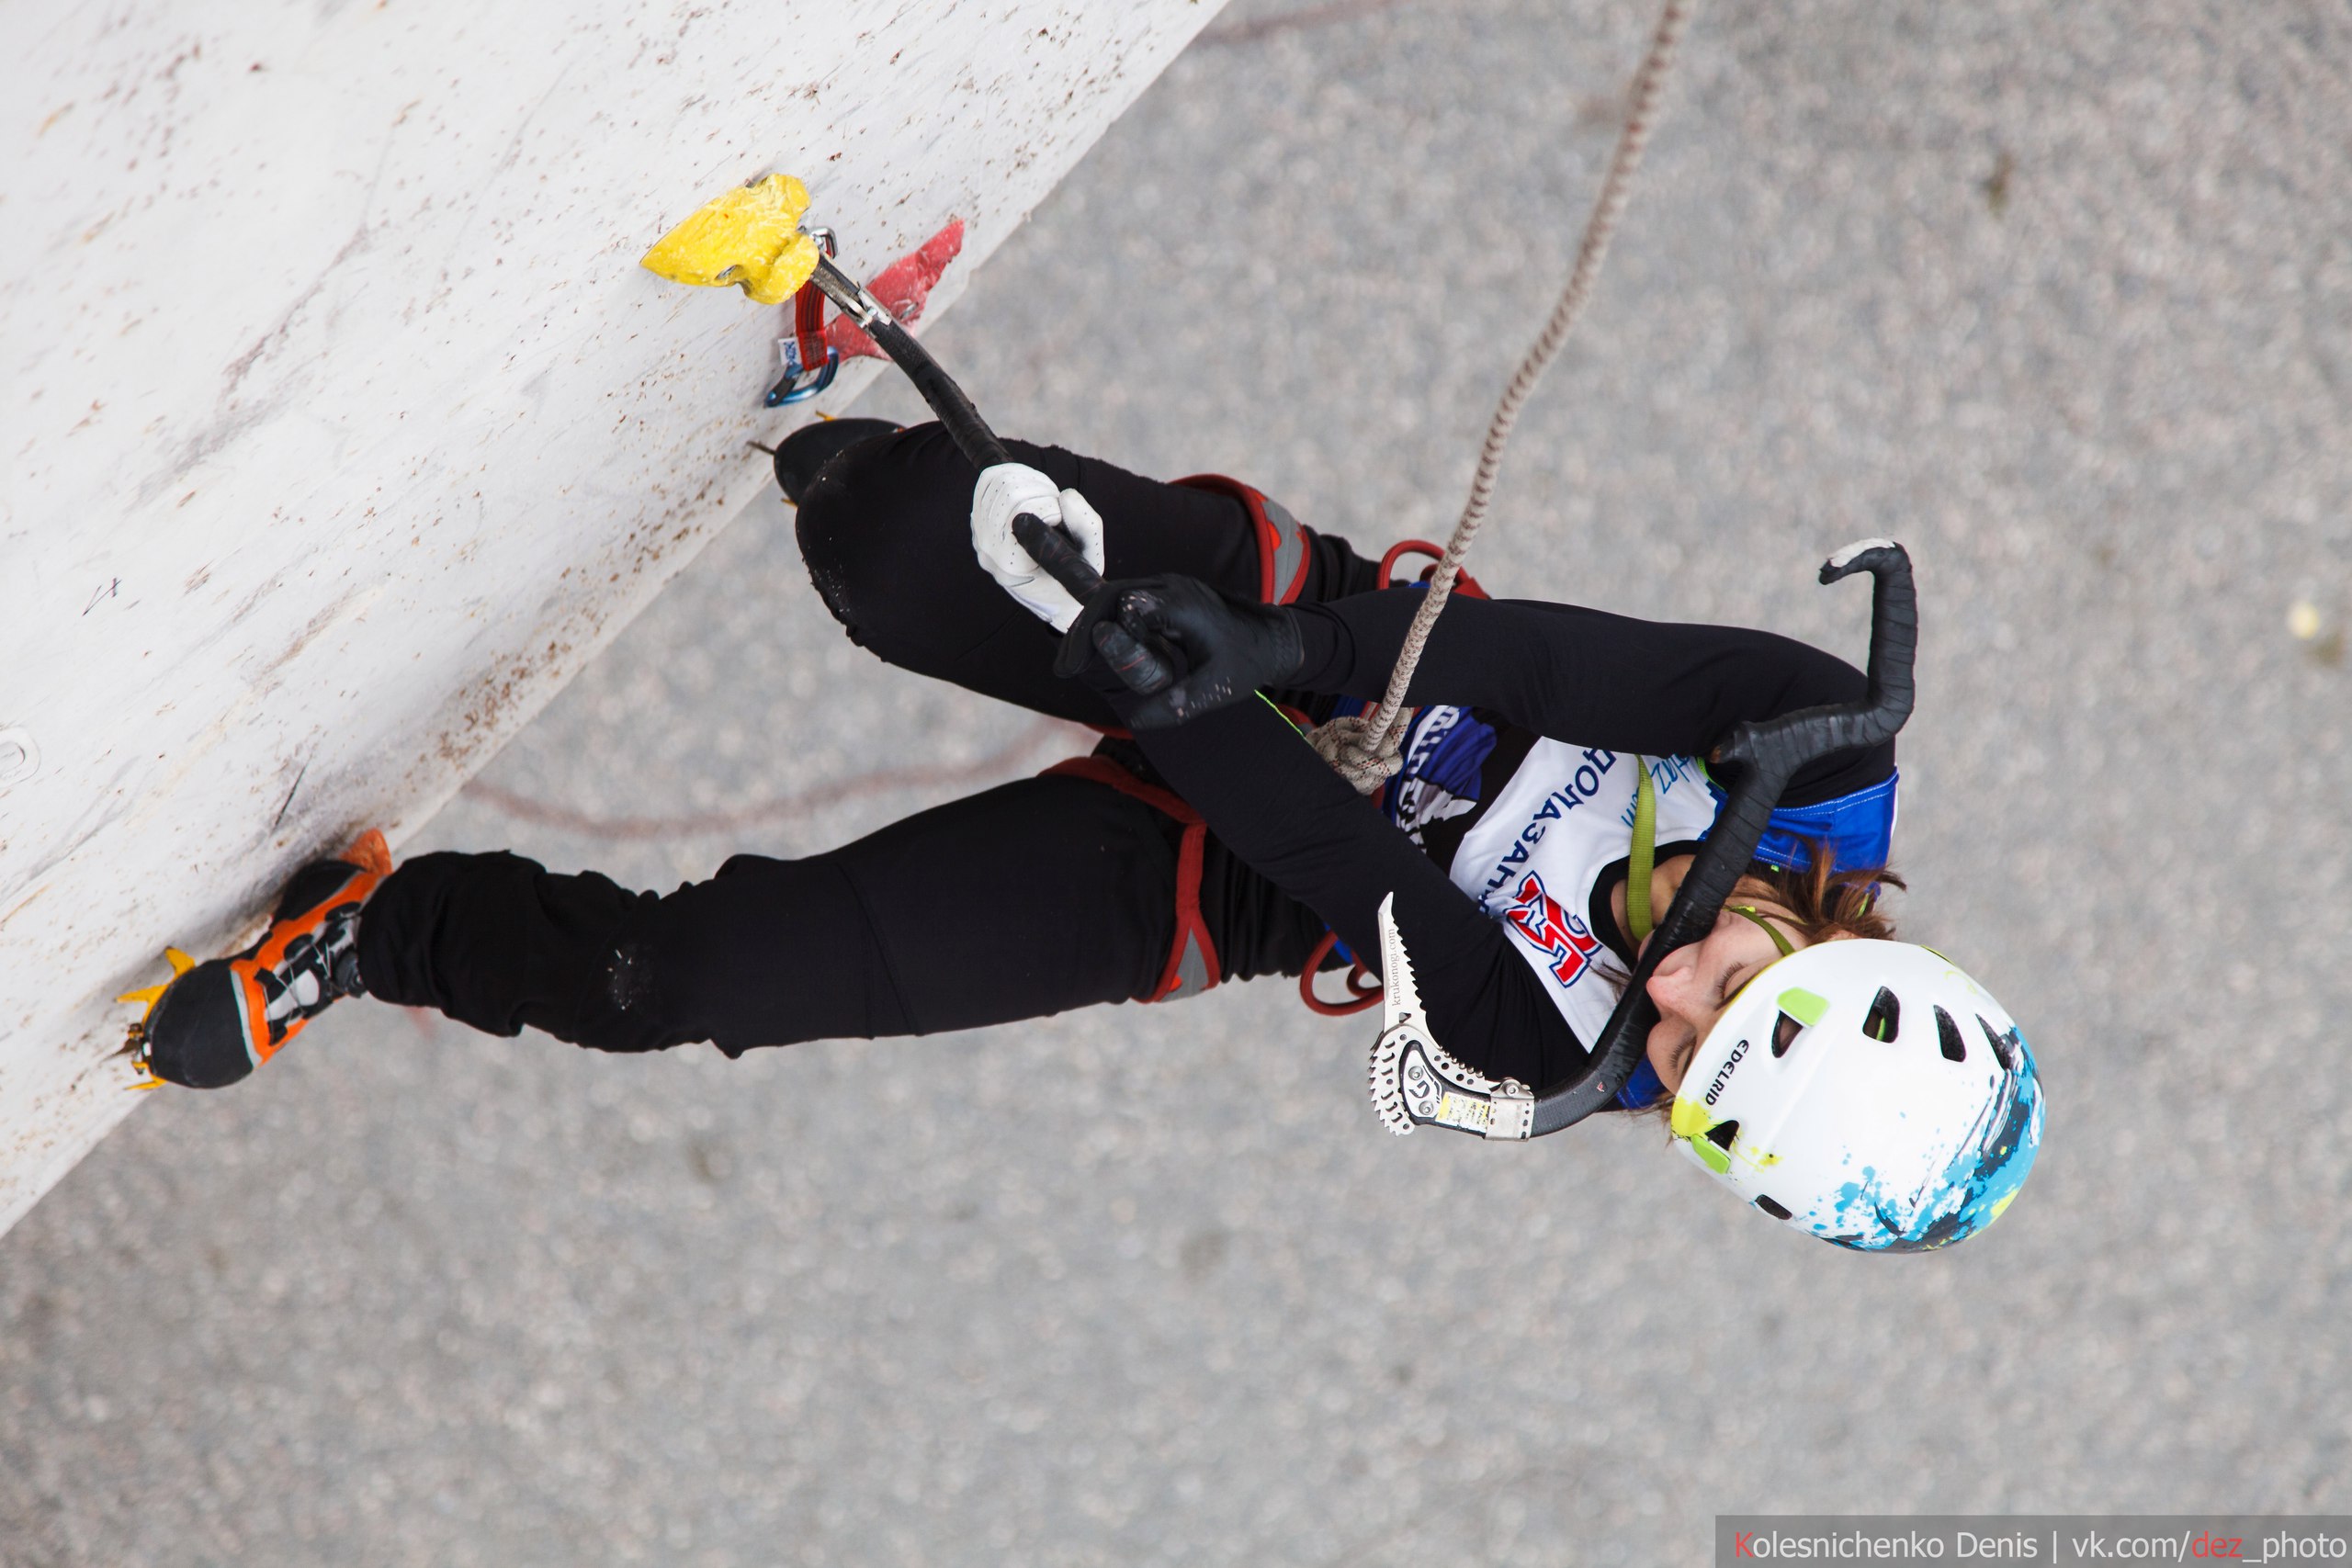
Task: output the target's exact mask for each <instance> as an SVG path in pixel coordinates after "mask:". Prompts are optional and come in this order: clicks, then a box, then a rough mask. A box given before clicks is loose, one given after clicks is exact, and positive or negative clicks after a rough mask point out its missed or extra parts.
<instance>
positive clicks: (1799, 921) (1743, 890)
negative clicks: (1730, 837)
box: [1634, 840, 1905, 1126]
mask: <svg viewBox="0 0 2352 1568" xmlns="http://www.w3.org/2000/svg"><path fill="white" fill-rule="evenodd" d="M1805 854H1806V859H1805V863H1804V865H1802V866H1799V867H1795V868H1793V869H1792V868H1789V867H1786V866H1777V865H1772V864H1770V863H1766V862H1764V861H1760V860H1759V861H1750V862H1749V863H1748V865H1747V871H1745V872H1744V873H1742V874H1741V875H1740V878H1739V881H1738V882H1737V884H1736V885H1735V886H1733V888H1732V895H1731V901H1736V900H1738V899H1741V898H1764V899H1769V900H1770V901H1771V903H1773V904H1774V905H1775V906H1777V907H1778V908H1781V909H1786V910H1787V911H1788V912H1789V919H1788V920H1787V921H1786V923H1787V924H1788V925H1790V926H1792V927H1794V928H1795V930H1796V931H1797V934H1798V935H1800V936H1802V937H1804V940H1805V942H1806V945H1808V946H1810V945H1811V944H1813V943H1815V942H1827V941H1828V940H1829V939H1830V938H1832V937H1838V936H1850V937H1863V938H1867V939H1871V940H1874V941H1879V942H1892V941H1894V921H1893V920H1890V919H1887V918H1886V917H1885V916H1884V915H1883V914H1882V913H1880V912H1879V908H1878V896H1879V893H1880V892H1881V891H1882V890H1883V889H1884V888H1888V887H1902V886H1905V883H1904V881H1903V878H1901V877H1899V876H1897V875H1895V874H1894V873H1893V872H1891V871H1889V870H1887V869H1886V867H1884V866H1883V865H1873V866H1857V867H1854V868H1852V869H1850V870H1847V871H1840V870H1838V866H1837V861H1836V859H1835V858H1834V856H1833V854H1832V852H1831V851H1830V848H1829V846H1828V845H1827V844H1825V843H1821V842H1819V841H1817V840H1815V841H1808V842H1807V843H1806V845H1805ZM1673 1106H1674V1096H1672V1095H1671V1094H1664V1095H1660V1096H1659V1097H1658V1098H1657V1099H1656V1100H1652V1101H1650V1102H1649V1103H1648V1104H1647V1105H1644V1106H1640V1107H1637V1108H1636V1109H1635V1110H1634V1114H1635V1115H1637V1116H1646V1117H1652V1118H1654V1119H1656V1121H1657V1122H1658V1123H1659V1124H1660V1125H1661V1126H1663V1125H1665V1124H1666V1122H1667V1121H1668V1114H1669V1112H1670V1111H1672V1109H1673Z"/></svg>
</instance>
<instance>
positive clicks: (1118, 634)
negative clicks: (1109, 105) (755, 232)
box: [810, 257, 1175, 696]
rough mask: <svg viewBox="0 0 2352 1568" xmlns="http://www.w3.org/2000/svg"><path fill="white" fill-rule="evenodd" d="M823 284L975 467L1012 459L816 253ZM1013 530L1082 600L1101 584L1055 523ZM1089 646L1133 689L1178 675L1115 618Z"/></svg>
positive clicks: (1033, 522)
mask: <svg viewBox="0 0 2352 1568" xmlns="http://www.w3.org/2000/svg"><path fill="white" fill-rule="evenodd" d="M810 281H811V282H813V283H815V284H816V286H817V287H818V288H820V289H822V290H823V291H824V295H825V298H827V299H831V301H832V302H833V303H834V304H835V305H837V306H839V307H840V308H841V310H842V314H844V315H846V316H848V317H849V318H850V320H852V321H855V322H856V323H857V324H858V326H859V327H861V328H862V329H864V330H865V333H866V335H867V336H869V337H871V338H872V339H873V340H874V342H875V344H876V345H877V346H878V347H879V348H880V349H881V350H882V352H883V353H885V354H887V355H889V356H890V360H891V363H892V364H894V365H896V366H898V367H899V369H900V370H902V371H904V372H906V377H907V379H908V380H910V381H911V382H913V383H914V388H915V390H916V391H917V392H920V393H921V394H922V400H923V401H924V402H926V403H928V404H930V405H931V412H933V413H934V414H937V415H938V416H939V423H941V424H942V425H944V426H945V427H946V430H947V434H948V436H949V437H950V438H951V439H952V440H954V442H955V443H956V450H958V451H960V452H962V453H963V454H964V457H965V458H966V459H967V461H969V462H970V463H971V464H972V465H973V466H974V467H975V468H994V467H995V466H996V465H998V464H999V463H1003V462H1009V461H1011V459H1010V458H1009V457H1007V456H1006V454H1005V450H1004V443H1003V442H1001V441H999V440H998V439H997V438H996V433H995V432H994V431H992V430H990V429H989V427H988V422H987V421H985V420H983V419H981V418H980V411H979V410H978V409H976V408H974V407H973V406H972V400H971V399H969V398H967V397H966V396H965V395H964V389H963V388H961V387H959V386H957V385H956V382H955V380H954V378H951V377H950V376H949V375H948V374H947V372H946V371H944V370H943V369H941V368H940V367H939V361H938V360H936V359H933V357H932V356H931V351H930V350H929V349H927V348H925V347H923V345H922V344H920V343H918V342H916V341H915V336H914V334H913V333H910V332H909V331H907V329H906V328H905V327H904V326H901V325H900V324H899V320H898V318H897V317H895V316H893V315H891V314H890V312H889V310H888V308H887V307H885V306H884V305H883V303H882V301H880V300H879V299H876V298H874V296H873V294H872V293H870V292H869V291H868V290H867V289H866V288H865V286H864V285H862V284H860V283H858V282H857V281H856V280H855V279H854V278H852V277H851V276H849V275H848V274H847V273H845V272H843V271H842V269H841V268H839V267H837V266H835V265H833V263H832V261H831V258H830V257H820V259H819V261H818V263H817V271H816V274H815V276H813V277H812V278H811V279H810ZM1012 536H1013V537H1014V538H1015V539H1017V540H1019V541H1020V542H1021V547H1022V548H1023V549H1024V550H1027V551H1028V552H1029V557H1030V558H1031V559H1032V560H1034V561H1035V562H1036V563H1037V564H1038V566H1040V567H1041V568H1043V569H1044V570H1045V572H1046V576H1048V577H1050V578H1052V579H1053V580H1054V581H1056V582H1058V583H1060V584H1061V585H1062V586H1063V587H1064V588H1065V589H1068V590H1069V596H1070V597H1071V598H1073V599H1075V600H1077V601H1078V602H1079V603H1080V604H1085V603H1086V602H1087V601H1088V600H1090V599H1091V598H1092V597H1093V596H1094V594H1095V593H1096V592H1097V591H1099V590H1100V589H1101V588H1102V586H1103V579H1102V576H1101V574H1099V573H1098V572H1096V571H1095V570H1094V569H1093V568H1092V567H1091V566H1090V565H1088V564H1087V560H1086V557H1085V556H1084V555H1082V554H1081V553H1080V551H1079V547H1078V544H1077V542H1076V541H1075V540H1073V539H1072V538H1071V537H1070V536H1069V530H1068V529H1066V528H1064V527H1063V526H1062V525H1060V524H1058V523H1047V522H1046V521H1045V520H1044V519H1042V518H1039V517H1035V516H1032V515H1031V514H1030V513H1026V512H1024V513H1022V514H1021V515H1020V516H1018V517H1015V518H1014V519H1013V520H1012ZM1093 637H1094V649H1095V651H1096V652H1098V653H1100V654H1101V655H1102V656H1103V662H1105V663H1106V664H1108V665H1110V667H1111V669H1112V671H1114V673H1115V674H1117V676H1118V677H1119V679H1120V680H1121V681H1123V682H1125V683H1126V685H1127V687H1128V689H1130V690H1131V691H1135V692H1139V693H1141V694H1145V695H1147V696H1148V695H1149V694H1152V693H1154V692H1157V691H1159V690H1160V689H1161V688H1162V687H1164V686H1166V685H1167V684H1168V683H1169V682H1170V681H1172V680H1174V679H1175V674H1174V672H1173V671H1170V669H1169V668H1168V664H1167V661H1166V660H1163V659H1162V658H1161V657H1160V655H1159V653H1158V652H1156V651H1154V650H1153V649H1149V648H1147V647H1145V646H1144V645H1143V644H1142V643H1140V642H1138V641H1137V640H1136V638H1135V637H1134V636H1133V635H1132V634H1131V633H1129V632H1128V630H1127V629H1126V627H1125V626H1121V625H1119V623H1118V622H1117V621H1116V620H1102V621H1097V622H1096V623H1095V625H1094V632H1093Z"/></svg>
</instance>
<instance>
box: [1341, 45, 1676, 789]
mask: <svg viewBox="0 0 2352 1568" xmlns="http://www.w3.org/2000/svg"><path fill="white" fill-rule="evenodd" d="M1687 10H1688V6H1687V0H1666V6H1665V9H1664V10H1663V11H1662V12H1660V14H1659V16H1658V19H1657V31H1656V32H1655V33H1653V34H1652V35H1651V36H1650V49H1649V53H1648V54H1647V55H1646V56H1645V57H1644V59H1643V61H1642V66H1641V69H1640V70H1639V71H1638V72H1636V73H1634V86H1633V92H1632V95H1631V99H1630V102H1629V103H1628V105H1627V107H1626V111H1625V127H1624V130H1622V131H1620V132H1619V133H1618V137H1617V151H1616V152H1615V153H1614V154H1613V155H1612V156H1611V158H1610V160H1609V172H1608V174H1607V175H1605V176H1604V177H1603V178H1602V180H1601V182H1600V196H1599V197H1596V198H1595V199H1594V201H1593V204H1592V216H1591V218H1590V219H1589V220H1587V221H1586V223H1585V229H1584V243H1582V244H1581V245H1580V246H1579V247H1578V248H1577V262H1576V266H1575V268H1574V269H1573V270H1572V271H1571V272H1570V273H1569V274H1568V282H1567V287H1566V288H1563V289H1562V290H1561V291H1560V299H1559V303H1557V304H1556V305H1554V306H1553V307H1552V315H1551V319H1550V320H1548V321H1545V322H1544V330H1543V331H1542V332H1541V333H1537V334H1536V338H1535V342H1534V344H1533V345H1532V347H1530V348H1529V349H1528V351H1527V355H1526V357H1525V358H1523V359H1521V361H1520V362H1519V369H1518V370H1517V371H1516V372H1515V373H1514V374H1513V375H1512V377H1511V378H1510V385H1509V386H1507V387H1505V388H1504V389H1503V395H1502V400H1501V401H1500V402H1498V403H1497V404H1496V405H1495V417H1494V418H1493V420H1492V421H1490V422H1489V423H1487V442H1486V445H1485V446H1482V447H1481V448H1479V451H1478V470H1477V472H1476V475H1474V476H1473V477H1472V479H1471V480H1470V499H1469V501H1468V502H1465V503H1464V506H1463V508H1462V516H1461V519H1460V520H1459V521H1458V522H1456V523H1455V524H1454V525H1453V537H1452V538H1451V539H1449V540H1447V541H1446V546H1445V555H1444V557H1443V558H1442V559H1441V560H1440V561H1439V562H1438V564H1437V570H1435V571H1434V572H1433V573H1432V574H1431V575H1430V586H1429V592H1427V593H1426V594H1424V595H1423V596H1422V599H1421V604H1420V607H1419V609H1418V610H1416V611H1415V612H1414V614H1413V624H1412V626H1411V627H1410V628H1409V629H1408V631H1407V632H1406V634H1405V645H1404V647H1403V648H1402V649H1400V650H1398V652H1397V669H1396V671H1395V672H1394V673H1393V674H1391V675H1390V676H1389V678H1388V691H1387V694H1386V695H1385V696H1383V697H1382V698H1381V699H1380V706H1379V707H1377V708H1375V709H1374V710H1373V711H1372V712H1371V713H1368V714H1358V715H1355V716H1351V717H1348V718H1335V719H1332V720H1331V721H1330V722H1329V723H1328V724H1323V725H1320V726H1317V728H1315V729H1313V730H1312V731H1310V732H1309V733H1308V735H1307V739H1308V741H1309V742H1311V743H1312V744H1313V745H1314V747H1315V750H1317V752H1319V753H1320V754H1321V755H1322V757H1323V760H1324V761H1328V762H1329V763H1330V764H1331V766H1332V767H1334V768H1336V769H1337V770H1339V773H1340V777H1342V778H1344V779H1346V780H1347V781H1348V782H1349V783H1350V784H1353V785H1355V786H1356V790H1357V792H1358V793H1359V794H1362V795H1371V794H1373V793H1374V792H1375V791H1377V790H1378V789H1379V788H1380V786H1381V785H1382V784H1385V782H1387V780H1388V779H1389V777H1390V776H1391V775H1393V774H1394V773H1396V772H1397V769H1398V768H1399V767H1400V766H1402V765H1403V764H1402V761H1401V759H1400V758H1399V757H1398V755H1397V748H1398V747H1399V746H1400V745H1401V744H1402V742H1403V740H1404V735H1405V727H1406V725H1408V723H1410V722H1411V720H1412V710H1411V709H1410V708H1408V707H1406V706H1405V693H1406V691H1407V689H1408V688H1409V687H1410V686H1411V685H1412V683H1413V671H1414V668H1415V667H1416V666H1417V665H1419V663H1420V660H1421V651H1422V649H1426V648H1427V647H1428V646H1429V640H1430V627H1432V626H1435V625H1436V624H1437V617H1438V612H1439V611H1441V610H1442V609H1444V608H1445V602H1446V600H1447V599H1448V598H1449V597H1450V596H1451V595H1452V594H1453V580H1454V578H1455V577H1456V576H1458V575H1460V573H1461V570H1462V561H1463V558H1464V557H1465V556H1467V555H1468V554H1469V553H1470V541H1471V540H1472V539H1474V538H1476V536H1477V534H1478V525H1480V524H1481V523H1483V522H1485V521H1486V517H1487V503H1488V502H1491V501H1492V500H1493V498H1494V493H1495V477H1496V475H1497V474H1498V472H1500V470H1501V468H1502V463H1503V448H1504V446H1506V445H1508V444H1509V442H1510V432H1511V427H1512V426H1513V425H1514V424H1516V423H1518V422H1519V412H1520V410H1521V407H1523V406H1524V405H1525V404H1526V402H1527V400H1528V397H1529V395H1530V394H1532V392H1533V391H1534V390H1535V383H1536V382H1537V381H1539V380H1541V379H1542V378H1543V376H1544V368H1545V367H1547V366H1549V365H1550V364H1551V363H1552V361H1553V359H1554V358H1555V357H1556V356H1557V355H1558V354H1559V352H1560V346H1561V344H1565V343H1566V342H1567V338H1568V333H1569V331H1570V329H1572V328H1573V327H1575V325H1576V324H1577V318H1578V317H1579V316H1581V315H1583V314H1584V307H1585V302H1586V300H1588V299H1590V298H1591V295H1592V285H1593V280H1594V279H1595V278H1596V277H1598V276H1600V262H1601V258H1602V257H1603V256H1605V255H1607V254H1609V242H1610V240H1611V238H1612V237H1613V236H1614V235H1615V234H1616V231H1617V220H1618V217H1619V215H1620V214H1622V213H1623V211H1624V209H1625V198H1626V197H1627V195H1628V194H1629V192H1630V189H1631V186H1632V184H1633V179H1634V171H1635V170H1636V169H1638V168H1640V167H1641V163H1642V152H1643V149H1644V148H1645V147H1646V146H1647V145H1648V144H1649V139H1650V128H1651V126H1652V124H1653V123H1654V122H1655V119H1656V115H1657V102H1658V96H1659V92H1660V90H1661V89H1662V88H1663V86H1664V85H1665V83H1666V74H1667V72H1668V69H1669V68H1670V67H1671V66H1672V65H1673V63H1674V52H1675V48H1676V46H1677V45H1678V44H1679V42H1680V41H1681V39H1682V24H1683V20H1684V18H1685V16H1686V14H1687Z"/></svg>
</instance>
